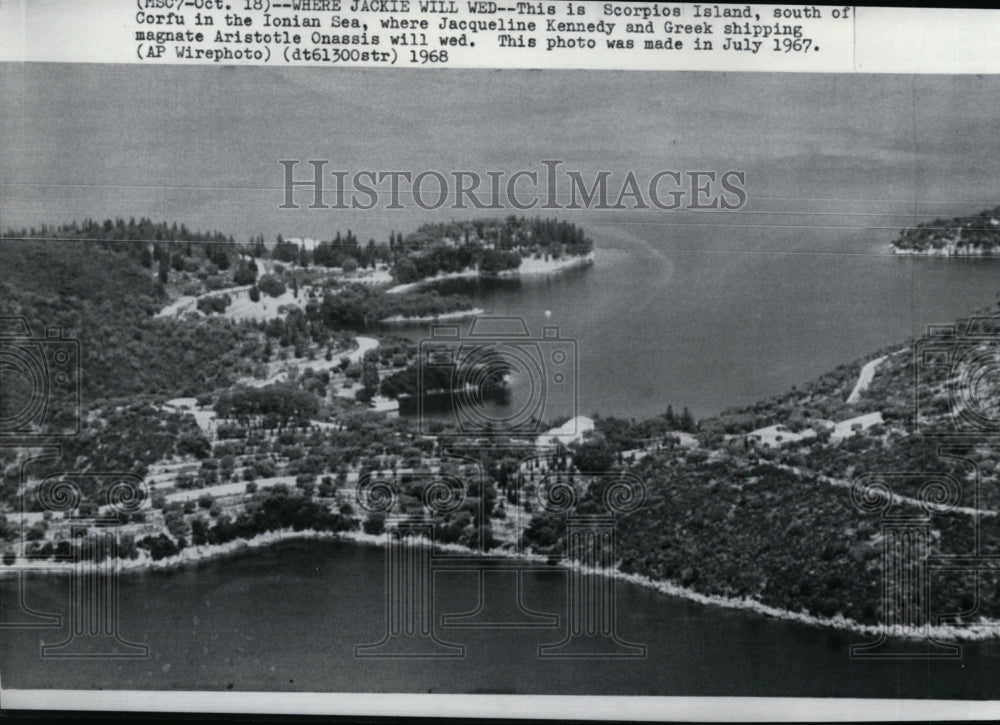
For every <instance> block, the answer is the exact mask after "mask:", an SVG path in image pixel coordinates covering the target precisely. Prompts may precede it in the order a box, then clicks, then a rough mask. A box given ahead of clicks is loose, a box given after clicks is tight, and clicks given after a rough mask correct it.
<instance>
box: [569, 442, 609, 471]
mask: <svg viewBox="0 0 1000 725" xmlns="http://www.w3.org/2000/svg"><path fill="white" fill-rule="evenodd" d="M614 462H615V452H614V451H613V450H612V449H611V447H610V446H609V445H608V444H607V442H606V441H605V440H603V439H598V440H587V441H584V442H583V443H581V444H580V445H579V447H578V448H577V450H576V454H575V455H574V456H573V463H574V464H575V465H576V467H577V469H578V470H579V471H580V472H581V473H604V472H605V471H607V470H608V469H609V468H611V466H612V464H614Z"/></svg>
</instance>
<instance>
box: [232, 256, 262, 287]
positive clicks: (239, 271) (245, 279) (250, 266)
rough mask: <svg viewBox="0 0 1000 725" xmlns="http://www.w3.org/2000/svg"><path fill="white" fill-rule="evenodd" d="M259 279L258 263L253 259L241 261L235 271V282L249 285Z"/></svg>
mask: <svg viewBox="0 0 1000 725" xmlns="http://www.w3.org/2000/svg"><path fill="white" fill-rule="evenodd" d="M255 281H257V263H256V262H254V261H253V260H252V259H250V260H246V261H243V262H240V263H239V266H237V267H236V270H235V271H234V272H233V284H236V285H247V284H253V283H254V282H255Z"/></svg>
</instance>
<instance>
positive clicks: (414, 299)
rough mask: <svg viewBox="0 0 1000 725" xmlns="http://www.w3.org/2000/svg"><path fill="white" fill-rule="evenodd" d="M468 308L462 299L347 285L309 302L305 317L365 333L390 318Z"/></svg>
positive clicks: (361, 285) (419, 315) (331, 326)
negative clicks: (318, 300) (387, 291)
mask: <svg viewBox="0 0 1000 725" xmlns="http://www.w3.org/2000/svg"><path fill="white" fill-rule="evenodd" d="M468 305H469V303H468V302H467V301H466V300H465V299H463V298H461V297H457V296H445V295H439V294H437V293H436V292H406V293H402V294H394V295H391V294H386V293H385V292H384V291H382V290H379V289H376V288H373V287H371V286H369V285H363V284H347V285H343V286H342V287H339V288H337V289H336V290H330V291H328V292H326V293H325V294H324V295H323V299H322V301H321V302H316V301H313V302H309V303H307V304H306V315H307V318H308V319H309V320H310V321H318V322H321V323H323V324H324V325H326V326H327V327H329V328H331V329H335V330H343V329H347V330H357V331H364V330H370V329H373V328H376V327H377V326H378V325H379V323H380V322H381V321H382V320H385V319H388V318H390V317H396V316H401V317H429V316H434V315H441V314H445V313H447V312H455V311H457V310H462V309H467V308H468Z"/></svg>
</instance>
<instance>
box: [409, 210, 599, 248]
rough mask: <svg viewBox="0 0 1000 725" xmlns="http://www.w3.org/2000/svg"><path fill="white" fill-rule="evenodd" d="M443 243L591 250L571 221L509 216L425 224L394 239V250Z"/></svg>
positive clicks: (589, 244)
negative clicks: (404, 235)
mask: <svg viewBox="0 0 1000 725" xmlns="http://www.w3.org/2000/svg"><path fill="white" fill-rule="evenodd" d="M445 242H448V243H451V244H454V245H458V246H465V245H470V244H488V245H490V246H493V247H496V248H497V249H501V250H503V249H518V250H524V251H542V252H549V253H555V252H557V251H558V252H559V253H566V254H586V253H587V252H589V251H590V250H591V249H592V248H593V245H592V243H591V241H590V240H589V239H588V238H587V236H586V234H585V233H584V231H583V229H581V228H580V227H577V226H576V225H575V224H572V223H570V222H565V221H559V220H556V219H542V218H535V219H531V220H526V219H525V218H524V217H516V216H508V217H507V218H505V219H479V220H475V221H468V222H455V221H452V222H448V223H444V224H441V223H432V224H424V225H422V226H420V227H419V228H417V230H416V231H415V232H413V233H411V234H408V235H407V236H406V237H402V238H397V239H396V240H395V242H394V244H393V250H394V251H397V252H399V251H410V250H418V249H424V248H428V247H435V246H438V245H441V244H442V243H445Z"/></svg>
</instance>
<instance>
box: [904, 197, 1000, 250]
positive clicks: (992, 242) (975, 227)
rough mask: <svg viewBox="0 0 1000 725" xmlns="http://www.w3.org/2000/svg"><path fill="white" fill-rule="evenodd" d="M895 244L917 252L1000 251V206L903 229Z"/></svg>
mask: <svg viewBox="0 0 1000 725" xmlns="http://www.w3.org/2000/svg"><path fill="white" fill-rule="evenodd" d="M893 244H894V245H895V246H896V247H897V248H899V249H906V250H913V251H917V252H922V251H928V250H942V249H945V248H946V247H949V248H950V247H954V248H955V251H956V252H957V253H959V254H961V253H963V252H977V251H978V252H980V253H982V254H987V255H991V254H996V253H998V252H1000V206H998V207H996V208H994V209H987V210H984V211H981V212H979V213H978V214H975V215H971V216H963V217H955V218H953V219H935V220H934V221H932V222H923V223H921V224H918V225H917V226H916V227H912V228H909V229H904V230H903V231H902V232H900V234H899V237H898V238H897V239H896V241H895V242H893Z"/></svg>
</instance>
